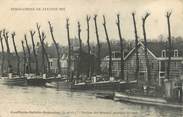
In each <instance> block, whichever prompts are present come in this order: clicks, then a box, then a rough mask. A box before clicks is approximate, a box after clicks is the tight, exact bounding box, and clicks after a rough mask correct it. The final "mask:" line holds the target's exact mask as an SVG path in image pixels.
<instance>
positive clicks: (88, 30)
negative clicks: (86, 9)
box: [86, 15, 92, 77]
mask: <svg viewBox="0 0 183 117" xmlns="http://www.w3.org/2000/svg"><path fill="white" fill-rule="evenodd" d="M86 21H87V46H88V54H89V55H90V51H91V47H90V17H89V16H88V15H87V17H86ZM90 73H91V63H90V61H89V62H88V73H87V77H91V75H92V73H91V74H90Z"/></svg>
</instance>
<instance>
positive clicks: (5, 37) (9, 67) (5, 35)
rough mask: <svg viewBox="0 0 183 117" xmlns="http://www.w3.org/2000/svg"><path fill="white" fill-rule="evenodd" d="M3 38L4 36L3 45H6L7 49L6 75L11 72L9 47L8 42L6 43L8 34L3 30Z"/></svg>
mask: <svg viewBox="0 0 183 117" xmlns="http://www.w3.org/2000/svg"><path fill="white" fill-rule="evenodd" d="M3 36H4V39H5V43H6V49H7V56H6V57H7V63H8V70H7V71H8V73H9V72H12V66H11V63H10V54H11V53H10V47H9V42H8V38H9V37H8V32H6V31H5V29H4V30H3Z"/></svg>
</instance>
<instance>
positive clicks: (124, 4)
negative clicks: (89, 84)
mask: <svg viewBox="0 0 183 117" xmlns="http://www.w3.org/2000/svg"><path fill="white" fill-rule="evenodd" d="M25 8H29V9H31V8H32V9H35V10H25ZM45 8H48V9H49V10H43V9H45ZM52 8H53V9H57V10H53V9H52ZM15 9H16V10H15ZM23 9H24V10H23ZM36 9H37V10H36ZM50 9H52V10H50ZM167 11H171V12H172V15H171V18H170V21H171V30H172V36H183V30H182V28H183V0H8V1H7V0H0V18H1V19H0V30H1V29H4V28H5V29H6V30H8V31H9V37H10V40H9V43H10V45H11V48H10V49H11V51H14V50H13V45H12V40H11V33H12V32H13V31H15V32H16V37H15V40H16V45H17V47H18V50H19V51H21V50H22V46H21V40H24V34H26V35H27V37H28V42H29V44H31V38H30V33H29V31H30V30H35V31H37V29H36V23H39V24H40V25H41V30H42V31H44V32H45V33H46V40H45V41H46V42H48V43H52V42H53V41H52V39H51V35H50V33H49V26H48V21H50V22H51V23H52V26H53V27H54V36H55V40H56V41H57V42H58V43H60V44H62V45H67V32H66V18H69V23H70V37H71V38H74V37H78V35H77V22H78V21H79V22H80V23H81V39H82V41H83V42H84V43H86V40H87V32H86V28H87V25H86V15H89V16H91V19H90V39H91V42H93V43H96V36H95V29H94V20H93V16H94V14H97V15H98V28H99V37H100V40H101V41H105V40H106V38H105V33H104V27H103V17H102V15H105V16H106V25H107V31H108V35H109V39H110V40H119V36H118V30H117V25H116V14H118V13H119V14H120V20H121V30H122V31H121V33H122V36H123V38H124V39H126V40H134V26H133V20H132V15H131V13H132V12H135V13H136V22H137V31H138V35H139V37H140V38H142V37H143V33H142V17H143V16H144V15H145V13H146V12H149V13H150V14H151V15H150V16H149V17H148V19H147V21H146V32H147V38H148V39H157V38H158V36H159V35H163V36H165V37H167V35H168V34H167V32H168V31H167V19H166V12H167ZM37 35H38V34H37V33H36V36H35V41H36V42H37V41H39V38H38V36H37ZM0 51H1V48H0Z"/></svg>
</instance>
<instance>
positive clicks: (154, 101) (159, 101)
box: [114, 92, 183, 108]
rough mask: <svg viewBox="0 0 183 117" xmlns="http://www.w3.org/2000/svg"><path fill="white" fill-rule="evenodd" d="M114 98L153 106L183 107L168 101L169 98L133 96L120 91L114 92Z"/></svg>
mask: <svg viewBox="0 0 183 117" xmlns="http://www.w3.org/2000/svg"><path fill="white" fill-rule="evenodd" d="M114 100H116V101H125V102H130V103H136V104H146V105H153V106H164V107H171V108H183V105H181V104H174V103H168V102H167V100H165V99H163V98H153V97H140V96H132V95H127V94H124V93H119V92H115V93H114Z"/></svg>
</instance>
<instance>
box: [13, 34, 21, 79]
mask: <svg viewBox="0 0 183 117" xmlns="http://www.w3.org/2000/svg"><path fill="white" fill-rule="evenodd" d="M11 35H12V40H13V47H14V50H15V54H16V56H17V74H18V75H19V76H20V57H19V55H18V52H17V47H16V44H15V32H14V33H12V34H11Z"/></svg>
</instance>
